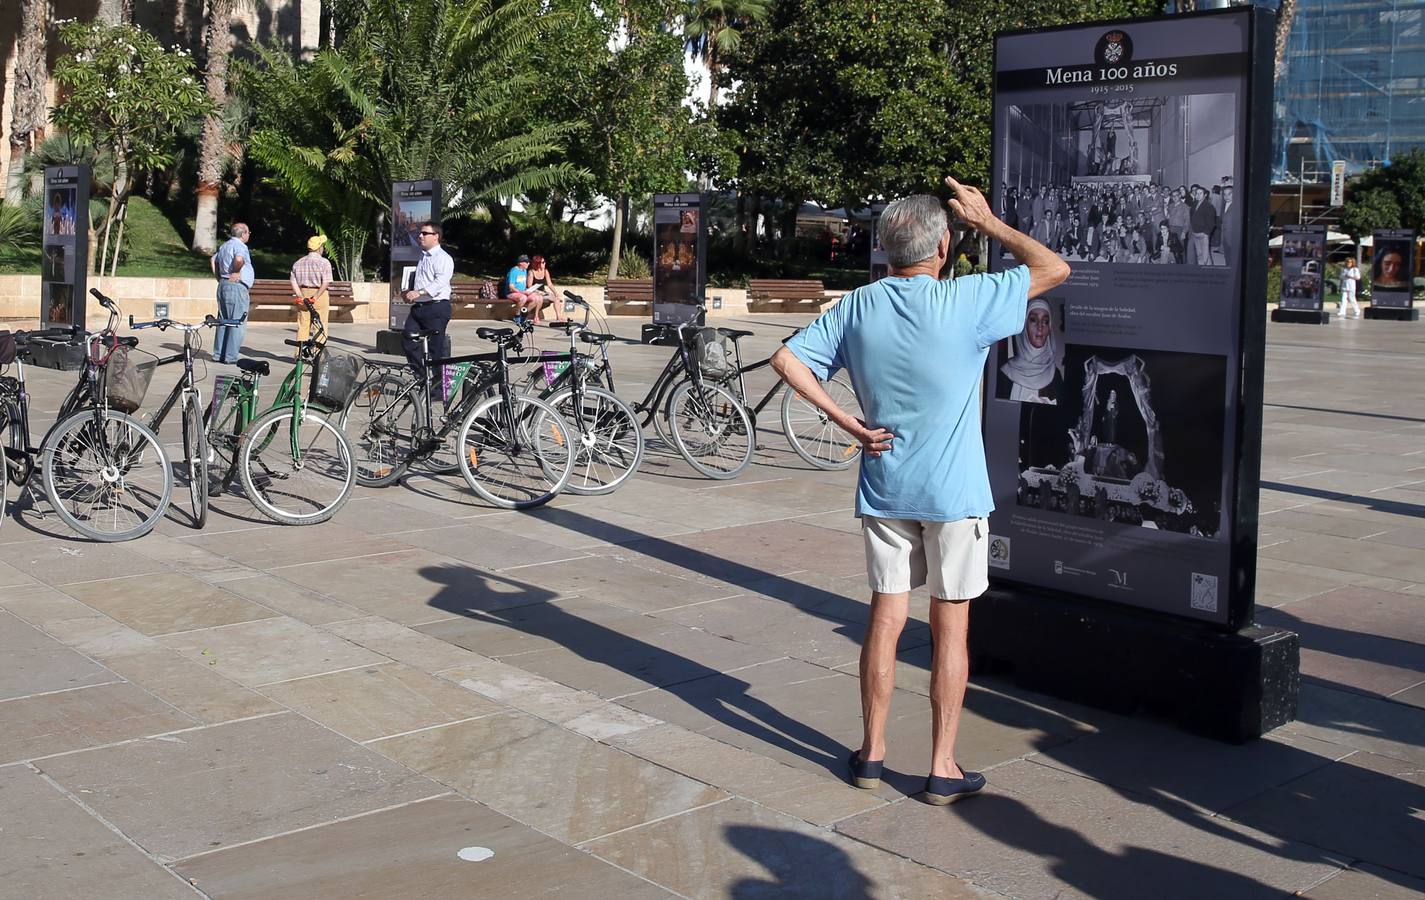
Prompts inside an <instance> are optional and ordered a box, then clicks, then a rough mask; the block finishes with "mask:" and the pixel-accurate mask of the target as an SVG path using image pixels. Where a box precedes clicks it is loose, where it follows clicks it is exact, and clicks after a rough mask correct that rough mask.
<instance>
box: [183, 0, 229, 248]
mask: <svg viewBox="0 0 1425 900" xmlns="http://www.w3.org/2000/svg"><path fill="white" fill-rule="evenodd" d="M233 5H234V3H233V0H209V4H208V27H207V33H206V35H205V38H204V43H205V44H206V45H207V51H208V61H207V67H206V70H205V72H204V75H203V78H204V82H205V86H206V88H207V90H208V96H209V97H210V98H211V99H212V101H213V107H214V108H213V112H211V113H210V114H208V116H207V117H206V118H204V119H203V136H202V138H201V140H200V143H199V145H198V211H197V215H196V217H195V219H194V223H193V249H194V250H198V251H201V252H203V253H212V252H213V251H214V250H215V249H217V246H218V193H219V191H220V190H221V187H222V180H223V167H224V165H225V164H226V162H227V140H226V135H225V134H224V128H223V108H224V106H225V105H226V103H227V99H228V53H229V51H230V50H231V49H232V31H231V27H230V26H231V24H232V14H233Z"/></svg>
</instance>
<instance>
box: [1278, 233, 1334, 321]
mask: <svg viewBox="0 0 1425 900" xmlns="http://www.w3.org/2000/svg"><path fill="white" fill-rule="evenodd" d="M1277 300H1278V303H1277V308H1276V309H1274V310H1272V321H1273V322H1288V323H1293V324H1298V325H1328V324H1330V322H1331V314H1330V313H1329V312H1327V311H1326V302H1325V301H1326V226H1325V225H1288V226H1286V228H1285V229H1284V230H1283V231H1282V290H1281V296H1280V297H1278V298H1277Z"/></svg>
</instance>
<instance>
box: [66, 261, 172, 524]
mask: <svg viewBox="0 0 1425 900" xmlns="http://www.w3.org/2000/svg"><path fill="white" fill-rule="evenodd" d="M89 293H91V294H93V295H94V296H95V297H96V298H97V299H98V300H99V303H100V305H101V306H103V307H104V308H105V309H106V310H108V311H109V323H108V325H107V326H106V327H105V328H103V329H102V330H100V331H97V332H85V334H84V337H85V343H86V345H87V349H86V353H85V357H84V366H83V369H82V370H81V371H80V376H79V379H78V381H77V383H76V384H75V386H74V388H73V389H71V390H70V392H69V395H68V396H67V397H66V398H65V400H64V403H62V404H61V405H60V410H59V415H58V417H57V418H56V421H55V424H54V425H53V426H52V427H51V428H50V430H49V432H48V434H47V435H46V436H45V439H44V440H43V441H42V442H41V444H40V453H41V462H40V471H41V475H42V481H43V484H44V489H45V495H46V496H47V497H48V499H49V502H50V505H51V506H53V507H54V509H55V512H56V513H57V514H58V515H59V517H60V518H61V519H63V520H64V523H65V524H66V525H68V526H69V527H70V528H71V529H73V530H74V531H76V532H78V533H79V534H81V535H83V536H84V537H87V538H90V539H91V540H96V541H125V540H132V539H134V538H137V537H141V536H142V535H144V534H147V533H148V532H149V531H150V530H152V529H153V526H154V525H155V524H156V523H157V522H158V520H159V519H160V518H162V517H163V514H164V513H165V512H166V511H167V510H168V504H169V501H170V499H171V497H172V492H173V471H172V469H171V468H170V467H169V463H168V456H167V454H165V453H164V451H163V445H162V444H161V443H160V442H159V440H158V436H157V435H155V434H154V433H153V432H152V431H151V430H150V429H149V428H148V426H147V425H145V424H144V423H143V422H141V421H139V420H138V419H136V418H134V417H133V416H132V415H130V414H129V412H130V411H133V410H137V409H138V407H139V406H140V405H141V404H142V402H143V393H144V391H145V390H147V387H148V382H147V379H148V378H151V377H152V374H153V367H152V365H151V364H133V363H132V361H131V359H130V358H129V357H130V351H131V350H132V349H133V348H134V347H136V346H138V339H137V338H133V337H119V336H117V335H116V334H114V326H115V324H116V323H117V322H118V318H119V308H118V305H117V304H115V303H114V301H113V300H111V299H109V298H108V297H105V296H104V295H103V294H101V293H100V292H99V291H98V289H97V288H95V289H90V291H89ZM120 351H122V353H121V352H120ZM116 358H117V368H116ZM145 369H146V371H145Z"/></svg>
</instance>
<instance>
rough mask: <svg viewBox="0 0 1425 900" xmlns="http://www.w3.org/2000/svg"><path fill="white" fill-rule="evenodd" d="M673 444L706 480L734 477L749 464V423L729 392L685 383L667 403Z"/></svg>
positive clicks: (750, 449)
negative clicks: (699, 389)
mask: <svg viewBox="0 0 1425 900" xmlns="http://www.w3.org/2000/svg"><path fill="white" fill-rule="evenodd" d="M668 413H669V419H670V422H671V425H672V430H673V445H674V446H675V447H677V448H678V452H679V453H681V454H682V455H683V459H686V460H687V461H688V465H690V466H692V467H693V468H694V469H696V470H697V471H698V472H699V473H700V474H702V475H706V476H707V477H708V478H718V479H724V478H736V477H737V476H738V475H740V474H742V472H743V471H744V470H745V469H746V468H747V467H748V466H749V465H751V464H752V450H753V435H752V420H751V419H750V418H749V417H748V415H747V410H745V409H743V408H742V404H741V403H738V402H737V398H736V397H735V396H733V394H732V392H731V391H729V390H728V389H727V388H725V387H722V386H721V385H716V384H708V383H707V382H704V383H703V385H702V390H701V391H698V390H697V389H696V386H695V385H694V384H693V383H692V382H691V381H688V382H685V383H684V384H682V385H681V386H680V387H679V388H678V389H677V390H676V391H674V392H673V396H672V398H671V399H670V400H669V402H668Z"/></svg>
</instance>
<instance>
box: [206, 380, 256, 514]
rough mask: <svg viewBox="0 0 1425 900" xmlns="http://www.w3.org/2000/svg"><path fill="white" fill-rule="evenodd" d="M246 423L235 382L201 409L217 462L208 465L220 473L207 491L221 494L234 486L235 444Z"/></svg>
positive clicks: (209, 445) (207, 437) (240, 437)
mask: <svg viewBox="0 0 1425 900" xmlns="http://www.w3.org/2000/svg"><path fill="white" fill-rule="evenodd" d="M246 425H247V422H246V421H244V418H243V409H242V404H241V403H240V402H238V397H237V386H236V382H233V383H232V384H230V385H229V386H228V389H227V390H226V391H224V392H223V395H222V396H221V397H218V398H217V399H216V400H215V401H214V402H213V404H212V405H211V406H209V407H208V408H207V409H206V410H204V412H203V429H204V432H205V439H206V440H207V443H208V450H209V452H210V453H211V454H212V455H213V462H215V463H216V464H217V465H216V466H213V467H211V468H213V469H215V470H216V471H218V472H221V473H222V478H221V479H219V480H218V489H217V490H216V491H214V490H212V488H211V486H210V487H209V492H210V493H215V494H221V493H222V492H223V491H226V490H228V489H229V488H231V487H232V486H233V479H234V478H236V477H237V446H238V442H239V441H241V440H242V432H243V429H244V428H245V427H246Z"/></svg>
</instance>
